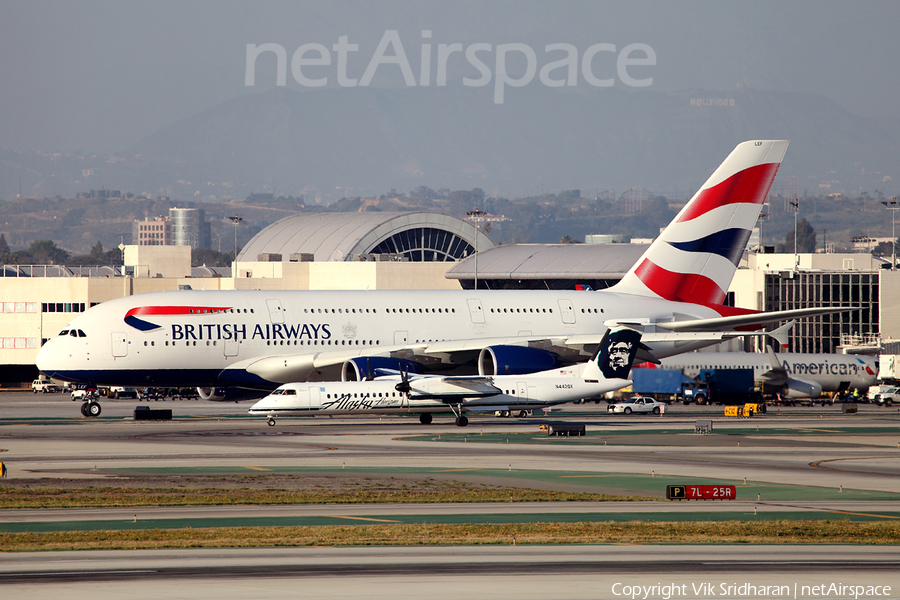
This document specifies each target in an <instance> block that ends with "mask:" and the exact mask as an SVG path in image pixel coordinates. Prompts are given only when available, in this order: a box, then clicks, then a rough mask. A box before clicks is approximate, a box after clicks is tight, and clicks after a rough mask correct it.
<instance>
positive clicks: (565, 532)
mask: <svg viewBox="0 0 900 600" xmlns="http://www.w3.org/2000/svg"><path fill="white" fill-rule="evenodd" d="M513 543H516V544H613V543H615V544H661V543H678V544H684V543H703V544H726V543H727V544H735V543H745V544H805V543H809V544H813V543H815V544H822V543H826V544H897V543H900V527H898V526H897V524H896V523H886V522H867V523H854V522H849V521H799V522H798V521H783V520H779V521H765V522H746V521H726V522H690V523H678V522H663V523H648V522H643V521H641V522H627V523H595V522H577V523H512V524H471V523H467V524H414V525H404V524H381V525H351V526H322V527H223V528H208V529H191V528H183V529H142V530H134V531H121V530H118V531H67V532H52V533H3V534H0V548H2V549H3V550H4V551H7V552H14V551H38V550H97V549H139V548H140V549H148V548H149V549H152V548H222V547H228V548H237V547H242V548H247V547H271V546H397V545H415V546H448V545H482V544H504V545H506V544H513Z"/></svg>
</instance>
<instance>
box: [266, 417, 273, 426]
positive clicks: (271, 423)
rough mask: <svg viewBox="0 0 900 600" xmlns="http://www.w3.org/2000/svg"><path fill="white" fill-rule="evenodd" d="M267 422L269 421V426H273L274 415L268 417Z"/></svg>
mask: <svg viewBox="0 0 900 600" xmlns="http://www.w3.org/2000/svg"><path fill="white" fill-rule="evenodd" d="M267 422H268V423H269V427H275V417H269V420H268V421H267Z"/></svg>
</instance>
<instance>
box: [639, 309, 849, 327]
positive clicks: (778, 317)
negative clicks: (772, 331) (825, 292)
mask: <svg viewBox="0 0 900 600" xmlns="http://www.w3.org/2000/svg"><path fill="white" fill-rule="evenodd" d="M848 310H857V309H854V308H851V307H847V306H844V307H832V308H821V307H819V308H798V309H794V310H776V311H772V312H759V313H753V314H747V315H734V316H730V317H713V318H711V319H692V320H686V321H673V322H671V323H664V322H656V323H654V325H656V326H657V327H658V328H660V329H666V330H668V331H721V330H723V329H733V328H736V327H747V326H751V325H757V326H758V325H766V324H769V323H776V322H778V321H785V320H787V319H798V318H801V317H817V316H819V315H829V314H833V313H836V312H845V311H848Z"/></svg>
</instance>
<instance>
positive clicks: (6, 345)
mask: <svg viewBox="0 0 900 600" xmlns="http://www.w3.org/2000/svg"><path fill="white" fill-rule="evenodd" d="M0 339H2V340H3V349H4V350H33V349H36V348H37V347H38V338H36V337H35V338H26V337H5V338H0Z"/></svg>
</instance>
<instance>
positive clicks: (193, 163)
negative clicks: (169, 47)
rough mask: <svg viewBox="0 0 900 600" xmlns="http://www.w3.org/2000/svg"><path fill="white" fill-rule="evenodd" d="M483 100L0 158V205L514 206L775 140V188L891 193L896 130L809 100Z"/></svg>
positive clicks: (478, 95)
mask: <svg viewBox="0 0 900 600" xmlns="http://www.w3.org/2000/svg"><path fill="white" fill-rule="evenodd" d="M489 88H490V86H488V87H485V88H464V87H447V88H436V87H430V88H421V87H420V88H409V89H407V88H404V89H397V90H387V89H377V88H371V87H367V88H353V89H344V88H339V89H322V90H305V91H292V90H286V89H277V90H272V91H268V92H263V93H257V94H250V95H246V96H241V97H238V98H234V99H232V100H230V101H227V102H224V103H223V104H220V105H218V106H215V107H212V108H209V109H208V110H205V111H202V112H200V113H198V114H196V115H193V116H191V117H189V118H187V119H184V120H182V121H179V122H177V123H173V124H172V125H170V126H168V127H165V128H163V129H161V130H160V131H158V132H156V133H154V134H153V135H151V136H149V137H147V138H145V139H143V140H141V141H139V142H137V143H135V144H134V145H133V146H131V147H130V148H128V149H127V150H125V151H124V152H123V153H122V154H121V155H120V156H116V157H102V156H92V155H81V156H60V155H47V154H34V153H19V152H14V151H9V150H6V151H0V197H3V198H14V197H15V195H16V193H17V192H18V189H19V182H20V180H21V182H22V189H23V193H24V194H25V195H51V196H52V195H56V194H59V195H63V196H66V195H74V194H75V193H76V192H79V191H85V190H88V189H91V188H101V187H106V188H120V189H127V190H130V191H133V192H145V193H147V194H149V195H151V196H156V195H157V194H162V195H168V196H171V197H176V198H181V199H184V200H213V201H216V200H221V199H223V198H238V199H241V198H245V197H246V196H247V195H248V194H249V193H251V192H254V191H255V192H260V191H264V190H267V191H273V190H274V191H275V192H276V193H277V194H284V195H293V196H299V195H300V194H305V195H306V197H307V201H308V203H313V202H314V201H315V198H316V197H317V196H318V197H321V198H322V200H323V201H324V202H326V203H327V202H332V201H334V200H337V199H339V198H342V197H345V196H347V197H351V196H371V195H380V194H383V193H386V192H387V191H388V190H390V189H391V188H395V189H396V190H398V191H399V192H401V193H403V192H406V191H408V190H410V189H413V188H415V187H417V186H420V185H425V186H428V187H430V188H432V189H440V188H447V189H472V188H474V187H480V188H483V189H484V190H485V191H486V192H487V193H488V195H490V194H491V192H492V191H493V190H494V188H496V189H497V192H498V193H499V195H500V196H503V197H508V198H515V197H525V196H534V195H540V194H541V193H542V192H559V191H561V190H569V189H581V190H583V192H584V194H585V195H586V196H587V195H592V196H593V195H596V193H597V192H600V191H603V190H616V195H618V194H620V193H621V192H622V191H623V190H624V189H625V188H627V187H630V186H641V187H643V188H645V189H649V190H652V191H653V192H655V193H662V194H666V195H668V196H669V197H670V198H679V197H683V196H685V195H687V194H689V193H690V192H692V191H693V190H694V189H696V188H697V187H698V186H699V185H700V184H701V183H702V182H703V181H704V180H705V178H706V177H707V176H708V175H709V174H710V173H711V172H712V170H713V169H714V168H715V167H716V166H717V165H718V164H719V163H720V162H721V161H722V159H723V158H724V156H725V154H726V153H727V152H729V151H730V150H731V149H732V148H733V147H734V146H735V145H736V144H737V143H738V142H740V141H743V140H746V139H753V138H790V139H791V140H792V141H791V147H790V149H789V150H788V153H787V156H786V159H785V162H784V165H783V167H782V169H781V172H780V174H779V178H778V180H776V189H778V188H777V186H781V185H782V182H784V181H785V177H786V176H796V177H797V181H798V182H799V188H800V189H799V192H800V193H801V194H803V193H804V192H807V193H809V194H810V195H814V194H819V193H822V192H825V193H827V192H833V191H841V190H843V191H853V192H859V191H863V190H865V191H868V192H869V193H874V191H875V190H876V189H877V190H881V191H884V192H885V193H887V194H888V195H896V192H897V190H898V189H900V186H898V184H897V182H898V181H900V179H898V178H900V168H898V167H900V165H898V161H897V155H898V149H900V120H898V119H881V120H874V119H864V118H860V117H857V116H854V115H852V114H850V113H848V112H847V111H845V110H843V109H841V108H840V107H839V106H837V105H836V104H834V103H833V102H831V101H830V100H828V99H826V98H824V97H822V96H817V95H812V94H793V93H782V92H760V91H754V90H748V89H743V90H733V91H720V92H709V91H703V90H691V91H684V92H678V93H667V94H663V93H657V92H652V91H646V90H642V91H634V90H624V89H619V88H608V89H602V90H598V89H592V90H587V89H585V88H577V90H574V91H572V92H571V93H560V92H558V91H555V90H550V89H547V88H544V87H543V86H534V87H531V88H528V89H527V91H526V90H522V92H521V93H518V94H517V93H513V92H510V94H509V96H508V98H507V101H506V103H505V104H502V105H496V104H494V103H493V102H492V101H491V97H490V95H491V89H489Z"/></svg>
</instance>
